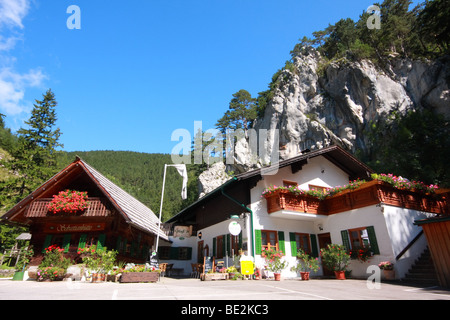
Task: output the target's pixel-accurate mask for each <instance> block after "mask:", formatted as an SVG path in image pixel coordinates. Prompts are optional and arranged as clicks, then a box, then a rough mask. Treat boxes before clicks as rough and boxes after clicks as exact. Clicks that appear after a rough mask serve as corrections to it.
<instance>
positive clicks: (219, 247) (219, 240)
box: [216, 236, 225, 259]
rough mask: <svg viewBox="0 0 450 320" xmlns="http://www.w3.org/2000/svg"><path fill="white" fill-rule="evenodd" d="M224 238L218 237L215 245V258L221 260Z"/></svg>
mask: <svg viewBox="0 0 450 320" xmlns="http://www.w3.org/2000/svg"><path fill="white" fill-rule="evenodd" d="M223 238H224V236H218V237H217V240H216V245H217V252H216V258H219V259H221V258H223V249H224V246H225V243H224V239H223Z"/></svg>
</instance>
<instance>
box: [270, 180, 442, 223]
mask: <svg viewBox="0 0 450 320" xmlns="http://www.w3.org/2000/svg"><path fill="white" fill-rule="evenodd" d="M264 197H265V198H266V199H267V211H268V213H269V214H271V213H274V212H278V211H282V210H289V211H294V212H301V213H309V214H318V215H330V214H335V213H339V212H344V211H349V210H352V209H358V208H362V207H367V206H370V205H375V204H379V203H384V204H387V205H391V206H395V207H402V208H407V209H414V210H419V211H426V212H431V213H436V214H450V206H449V202H448V199H446V198H445V197H438V196H433V195H427V194H424V193H420V192H413V191H407V190H400V189H397V188H394V187H393V186H391V185H389V184H388V183H385V182H383V181H379V180H373V181H369V182H366V183H364V184H362V185H361V186H360V187H359V188H357V189H352V190H345V191H342V192H340V193H338V194H336V195H333V196H330V197H327V198H325V199H323V200H319V199H318V198H316V197H313V196H311V195H306V194H302V195H296V194H293V193H291V192H289V191H288V190H277V191H274V192H271V193H270V194H266V195H264Z"/></svg>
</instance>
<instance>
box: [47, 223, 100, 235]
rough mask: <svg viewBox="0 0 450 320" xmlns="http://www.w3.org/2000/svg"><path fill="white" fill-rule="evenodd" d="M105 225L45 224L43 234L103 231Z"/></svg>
mask: <svg viewBox="0 0 450 320" xmlns="http://www.w3.org/2000/svg"><path fill="white" fill-rule="evenodd" d="M105 226H106V224H105V223H83V224H72V223H47V224H46V225H45V227H44V232H47V233H69V232H90V231H92V232H94V231H101V230H105Z"/></svg>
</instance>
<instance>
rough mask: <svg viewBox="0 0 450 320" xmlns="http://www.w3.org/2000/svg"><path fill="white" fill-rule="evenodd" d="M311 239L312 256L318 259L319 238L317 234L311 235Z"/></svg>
mask: <svg viewBox="0 0 450 320" xmlns="http://www.w3.org/2000/svg"><path fill="white" fill-rule="evenodd" d="M309 238H310V239H311V256H313V257H314V258H318V257H319V248H318V247H317V237H316V235H315V234H310V235H309Z"/></svg>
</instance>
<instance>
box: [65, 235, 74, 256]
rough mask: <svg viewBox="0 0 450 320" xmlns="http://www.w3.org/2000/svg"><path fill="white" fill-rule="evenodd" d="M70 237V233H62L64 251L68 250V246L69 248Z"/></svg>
mask: <svg viewBox="0 0 450 320" xmlns="http://www.w3.org/2000/svg"><path fill="white" fill-rule="evenodd" d="M71 239H72V234H70V233H67V234H65V235H64V239H63V249H64V252H65V253H67V252H69V248H70V240H71Z"/></svg>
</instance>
